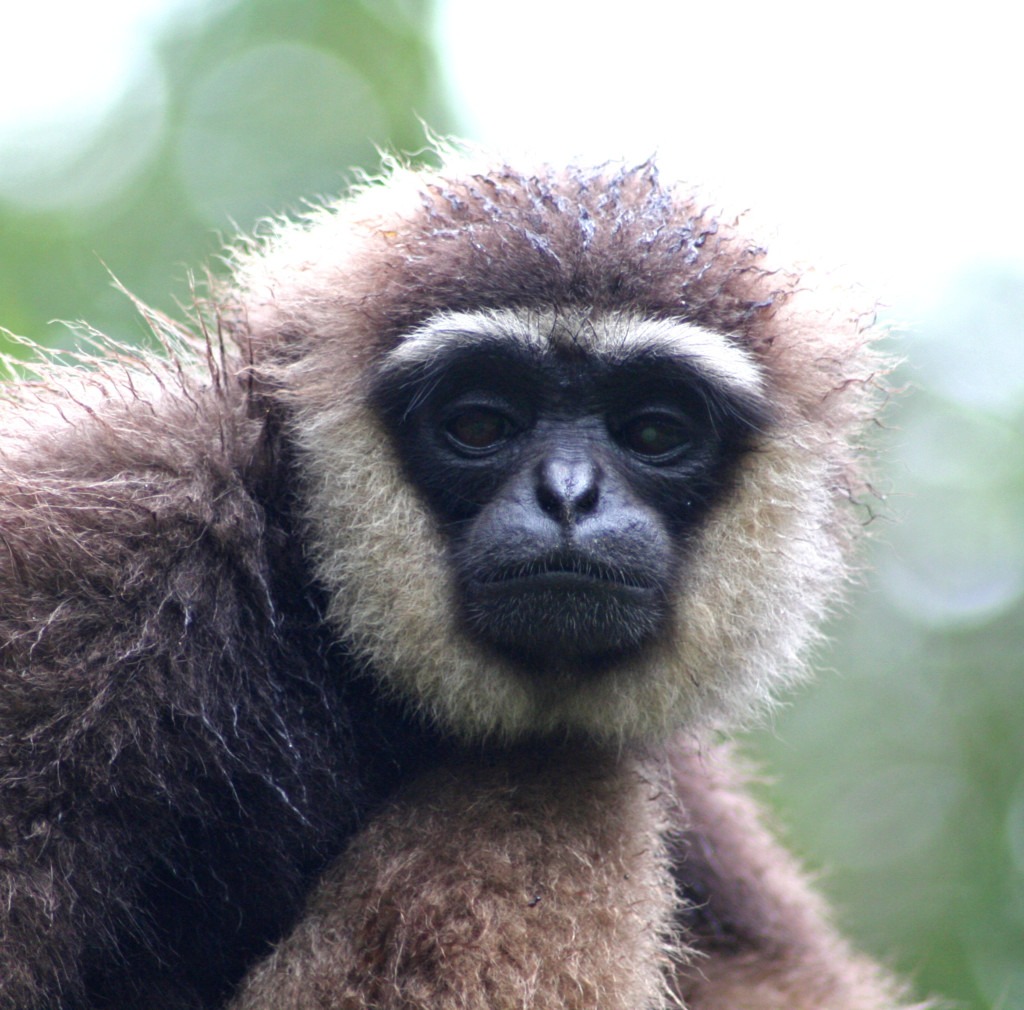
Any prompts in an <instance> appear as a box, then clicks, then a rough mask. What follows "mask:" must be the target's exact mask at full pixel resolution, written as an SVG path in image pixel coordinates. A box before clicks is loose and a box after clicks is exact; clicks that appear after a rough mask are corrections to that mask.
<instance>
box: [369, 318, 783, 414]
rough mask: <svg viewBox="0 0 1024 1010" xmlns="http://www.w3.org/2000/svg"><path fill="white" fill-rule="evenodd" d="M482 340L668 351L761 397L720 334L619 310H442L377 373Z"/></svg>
mask: <svg viewBox="0 0 1024 1010" xmlns="http://www.w3.org/2000/svg"><path fill="white" fill-rule="evenodd" d="M484 340H489V341H498V342H500V341H509V342H511V343H514V344H518V345H519V346H521V347H524V348H527V349H530V350H534V351H538V352H541V353H548V352H550V351H552V350H554V349H557V348H558V347H559V346H562V347H565V346H576V347H581V348H583V349H584V350H586V351H588V352H590V353H592V354H594V355H596V356H598V357H601V358H604V359H605V360H608V361H612V362H616V361H623V362H624V361H626V360H628V359H629V358H632V357H635V356H637V355H640V354H643V353H645V352H649V351H654V352H662V353H668V354H670V355H671V356H673V357H675V358H678V359H680V360H683V361H685V362H686V363H687V364H688V365H689V366H690V367H691V368H693V369H694V371H695V372H697V373H698V374H699V375H702V376H705V377H706V378H707V379H708V380H709V381H710V382H712V383H714V384H716V385H718V386H721V387H724V388H725V389H727V390H729V391H732V392H735V393H738V394H740V395H743V396H746V397H755V398H763V396H764V378H763V376H762V374H761V369H760V368H759V367H758V364H757V362H756V361H755V359H754V358H753V356H752V355H751V354H750V353H749V352H748V351H746V350H744V349H743V348H742V347H738V346H737V345H736V344H735V343H733V342H732V341H730V340H729V339H728V338H727V337H725V336H724V335H722V334H720V333H716V332H715V331H713V330H708V329H705V328H704V327H701V326H696V325H694V324H693V323H687V322H682V321H679V320H673V319H651V318H648V317H645V316H641V315H636V314H632V313H627V312H607V313H595V312H587V311H583V310H580V311H578V312H573V311H571V310H570V311H562V312H555V311H554V310H552V309H546V310H537V309H486V310H481V311H479V312H446V313H442V314H441V315H438V316H435V317H434V318H433V319H431V320H430V321H429V322H427V323H426V324H424V325H423V326H421V327H420V328H419V329H416V330H413V331H412V332H411V333H410V334H408V336H406V337H405V338H404V339H403V340H402V342H401V343H400V344H399V345H398V346H397V347H396V348H394V349H393V350H392V351H390V352H389V353H388V354H387V355H386V357H385V359H384V367H385V369H388V368H391V367H395V368H402V367H409V366H416V365H426V364H429V363H430V362H431V361H432V360H433V359H434V358H435V357H436V356H437V355H438V354H441V353H443V352H445V351H449V350H452V349H454V348H458V347H459V345H466V346H475V345H477V344H479V343H481V342H482V341H484Z"/></svg>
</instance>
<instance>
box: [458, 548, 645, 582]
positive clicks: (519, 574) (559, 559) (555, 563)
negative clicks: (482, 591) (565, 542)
mask: <svg viewBox="0 0 1024 1010" xmlns="http://www.w3.org/2000/svg"><path fill="white" fill-rule="evenodd" d="M477 581H478V582H479V583H480V584H481V585H484V586H487V587H499V586H508V587H509V588H512V587H518V586H524V587H525V586H528V585H532V586H537V587H538V588H540V587H544V588H555V587H558V586H564V587H565V588H569V589H572V588H578V587H581V586H587V585H588V584H589V585H592V586H593V585H602V586H605V587H607V588H617V589H638V590H648V589H652V588H653V584H652V583H651V581H650V580H649V579H646V578H643V577H641V576H639V575H637V573H636V572H633V571H630V570H628V569H626V568H620V567H616V566H613V565H608V564H605V563H603V562H600V561H594V560H593V559H591V558H587V557H585V556H581V555H579V554H576V553H571V552H558V553H555V554H549V555H546V556H544V557H540V558H533V559H531V560H529V561H523V562H518V563H516V564H509V565H501V566H500V567H498V568H496V569H495V570H494V571H492V572H488V573H486V574H483V575H480V576H478V577H477Z"/></svg>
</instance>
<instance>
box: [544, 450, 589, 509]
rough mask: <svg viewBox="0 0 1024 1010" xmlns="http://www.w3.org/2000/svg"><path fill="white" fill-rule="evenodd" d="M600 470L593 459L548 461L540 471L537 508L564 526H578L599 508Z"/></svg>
mask: <svg viewBox="0 0 1024 1010" xmlns="http://www.w3.org/2000/svg"><path fill="white" fill-rule="evenodd" d="M600 480H601V471H600V468H599V467H598V466H597V464H596V463H594V461H593V460H590V459H585V458H584V459H566V458H560V457H555V458H553V459H546V460H544V462H543V463H541V464H540V466H539V467H538V468H537V486H536V489H537V504H538V505H540V508H541V511H542V512H543V513H544V514H545V515H548V516H550V517H551V518H552V519H557V520H558V521H559V522H561V523H563V524H568V523H574V522H577V521H578V520H579V519H581V518H582V517H584V516H586V515H588V514H590V513H592V512H593V511H594V510H595V509H596V508H597V503H598V498H599V497H600Z"/></svg>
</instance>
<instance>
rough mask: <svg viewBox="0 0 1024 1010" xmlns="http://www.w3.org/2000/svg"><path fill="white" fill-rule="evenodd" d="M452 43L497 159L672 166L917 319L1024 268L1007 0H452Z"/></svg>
mask: <svg viewBox="0 0 1024 1010" xmlns="http://www.w3.org/2000/svg"><path fill="white" fill-rule="evenodd" d="M438 33H439V38H440V39H441V40H442V42H443V44H444V46H445V49H446V52H447V56H446V60H447V73H448V75H449V78H450V81H451V90H452V93H453V94H454V95H456V96H458V99H459V101H460V102H461V103H462V104H463V106H464V109H465V116H466V120H467V122H468V126H469V129H470V131H471V133H473V134H474V135H475V136H476V137H478V138H480V139H481V140H483V141H485V142H487V143H489V144H490V143H493V144H498V145H512V146H513V147H517V148H518V147H525V148H528V149H535V150H536V151H537V152H539V153H541V154H544V155H551V156H553V157H559V156H562V155H567V154H582V155H585V156H589V157H592V158H595V159H599V160H603V159H605V158H607V157H609V156H614V155H618V154H625V155H626V156H628V157H631V158H637V159H640V158H643V157H645V156H647V155H648V154H650V153H652V152H657V153H658V155H659V161H660V162H661V163H662V164H663V165H665V166H666V168H668V169H669V171H670V172H672V173H673V174H676V175H679V176H681V177H683V178H685V179H687V180H689V181H692V182H695V183H699V184H701V185H703V186H706V187H707V188H708V190H709V192H710V193H711V194H712V196H714V197H715V198H716V200H717V201H719V202H721V203H724V204H725V205H726V206H727V207H729V208H730V209H741V210H742V209H745V208H747V207H751V208H754V209H755V210H756V211H757V212H758V215H759V217H761V218H764V219H766V220H767V221H768V222H772V223H777V224H779V225H781V233H780V238H781V239H782V240H783V241H786V242H791V243H792V245H793V247H794V249H795V251H796V252H797V253H798V254H801V255H805V256H807V257H809V258H812V259H815V260H819V259H822V258H824V260H825V262H827V263H830V264H834V265H838V266H846V267H848V268H849V269H850V270H851V271H852V272H853V273H854V274H855V276H856V277H858V278H859V279H861V280H863V281H864V282H865V283H867V284H869V285H870V286H871V287H872V288H876V289H879V288H880V289H881V293H882V294H883V295H885V296H888V297H889V298H891V299H892V300H895V301H897V302H899V303H900V304H902V305H905V306H910V305H913V304H915V303H917V302H918V301H921V302H924V303H928V302H931V301H932V300H933V298H934V297H935V294H936V292H935V291H934V290H933V289H934V288H935V287H936V286H941V285H942V284H943V283H944V281H945V278H946V277H947V276H948V274H949V273H951V272H952V271H953V270H954V269H955V268H956V267H957V266H958V265H959V264H961V263H962V262H964V261H966V260H973V259H982V260H986V261H988V260H993V259H1007V258H1008V259H1012V260H1017V261H1019V262H1021V263H1022V267H1024V258H1022V255H1024V254H1022V251H1021V250H1022V241H1024V238H1022V236H1024V198H1022V196H1021V186H1022V180H1024V138H1022V133H1024V110H1022V108H1021V106H1022V104H1024V102H1022V99H1024V44H1022V41H1021V40H1022V38H1024V15H1022V14H1021V13H1020V12H1019V11H1018V10H1017V9H1016V8H1015V7H1014V6H1013V5H1010V4H1007V3H1005V0H999V2H995V0H981V2H975V3H971V4H963V3H948V4H941V3H940V4H936V3H925V2H901V0H857V2H848V3H845V4H839V3H829V2H826V0H812V2H801V0H779V2H775V3H770V2H742V0H740V2H736V0H732V2H730V0H724V2H718V3H715V2H708V0H702V2H700V3H697V2H692V0H682V2H679V0H619V2H617V3H605V2H593V0H592V2H588V3H582V2H580V3H576V2H568V0H516V3H515V4H504V3H502V4H498V3H493V4H492V3H487V2H482V0H444V2H443V3H442V7H441V13H440V17H439V20H438Z"/></svg>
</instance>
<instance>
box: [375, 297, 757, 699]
mask: <svg viewBox="0 0 1024 1010" xmlns="http://www.w3.org/2000/svg"><path fill="white" fill-rule="evenodd" d="M374 401H375V403H376V405H377V407H378V409H379V410H380V411H381V414H382V416H383V417H384V419H385V423H386V424H387V426H388V429H389V431H390V432H391V434H392V437H393V439H394V440H395V444H396V448H397V453H398V456H399V458H400V459H401V460H402V463H403V468H404V471H405V473H406V474H407V476H408V478H409V480H410V482H411V483H412V485H413V486H414V487H415V488H416V490H417V491H418V492H419V493H420V495H421V496H422V497H423V499H424V501H425V502H426V504H427V507H428V508H429V511H430V513H431V514H432V516H433V517H434V519H435V521H436V524H437V527H438V529H439V531H440V533H441V537H442V540H443V541H444V543H445V545H446V548H447V556H448V559H449V563H450V565H451V568H452V573H453V579H452V581H453V584H454V588H455V598H456V600H457V604H458V608H459V620H460V622H461V624H462V627H463V629H464V631H465V633H466V635H467V636H468V637H469V638H470V639H472V640H473V641H474V642H476V643H479V644H480V645H481V646H483V647H484V648H486V649H488V650H490V651H491V652H493V653H494V654H495V655H496V656H498V657H500V658H502V659H504V660H507V661H508V662H509V663H511V664H512V665H513V666H514V667H515V669H516V670H517V671H518V673H519V674H520V676H521V677H523V678H527V679H528V680H532V679H539V680H540V681H542V682H543V681H550V682H552V683H554V684H559V687H558V689H559V690H562V691H569V692H571V691H572V690H573V683H574V681H576V680H578V679H580V678H586V677H595V678H599V677H601V676H602V675H603V673H604V672H605V671H608V670H609V669H611V668H613V667H615V666H616V665H619V664H621V663H622V662H624V661H626V660H636V659H637V658H638V657H640V656H642V654H643V652H644V651H645V649H646V648H648V647H649V646H651V645H652V644H653V643H656V642H657V641H658V640H659V639H660V638H662V637H663V636H665V635H667V634H668V633H669V631H668V629H669V627H670V625H671V622H672V619H673V616H674V613H675V597H676V587H677V585H678V582H679V578H680V570H681V568H682V567H683V566H684V565H685V555H686V549H687V545H688V543H689V542H690V540H691V539H692V538H693V537H694V536H695V535H696V533H697V531H698V529H699V527H700V524H701V521H702V519H703V517H704V516H705V515H706V513H707V512H708V510H709V509H711V508H712V507H713V506H714V504H715V502H716V501H717V500H718V499H719V498H720V497H721V495H722V494H724V493H725V492H726V489H727V487H728V483H729V479H730V477H731V473H732V469H733V467H734V465H735V463H736V461H737V459H738V458H739V456H740V455H741V454H742V453H743V452H744V451H745V449H746V448H747V447H748V445H749V443H750V441H751V438H752V436H753V435H754V434H755V433H756V431H757V429H758V428H759V427H762V426H763V425H764V423H765V422H766V420H767V415H768V411H767V405H766V404H765V403H764V400H763V397H762V394H761V383H760V379H759V376H758V373H757V370H756V368H755V367H754V366H753V364H752V363H751V362H750V360H749V359H748V358H747V357H746V356H745V355H743V354H742V353H741V352H739V351H737V350H736V349H735V348H731V347H730V346H729V345H728V344H726V343H724V342H722V341H717V342H716V341H714V340H713V339H712V338H710V337H709V336H708V335H707V334H704V333H701V332H700V331H699V330H696V329H695V328H694V327H688V326H686V325H685V324H667V323H658V322H655V321H652V320H642V319H640V320H638V319H631V318H629V317H626V316H598V317H596V318H584V317H582V316H580V314H579V313H576V314H572V313H570V314H569V315H568V316H564V315H563V316H559V315H556V314H554V313H550V312H549V313H544V314H537V313H526V312H518V313H517V312H514V311H505V312H483V313H477V314H470V313H463V314H461V315H444V316H441V317H440V318H438V319H436V320H433V321H431V322H429V323H428V324H427V325H426V326H424V327H423V328H422V329H420V330H418V331H416V332H415V333H413V334H411V335H410V336H409V337H408V338H407V339H406V340H405V341H403V343H402V344H401V345H400V346H399V347H398V348H396V349H395V350H394V351H393V352H391V354H389V355H388V356H387V358H386V359H385V361H384V364H383V367H382V368H381V371H380V373H379V376H378V378H377V382H376V386H375V394H374Z"/></svg>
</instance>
